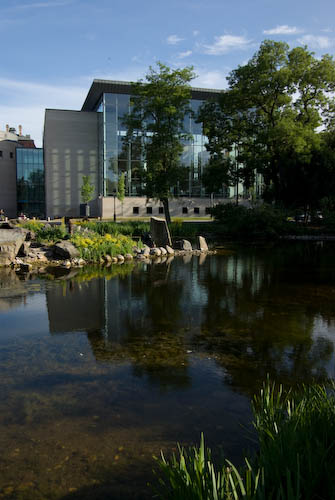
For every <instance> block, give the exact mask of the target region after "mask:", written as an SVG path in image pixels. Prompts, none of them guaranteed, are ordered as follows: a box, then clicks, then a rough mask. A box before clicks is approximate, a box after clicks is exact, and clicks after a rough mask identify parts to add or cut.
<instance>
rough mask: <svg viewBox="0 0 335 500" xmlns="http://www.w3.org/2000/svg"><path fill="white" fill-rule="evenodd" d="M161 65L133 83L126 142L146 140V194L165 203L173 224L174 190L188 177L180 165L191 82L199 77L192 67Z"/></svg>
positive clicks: (142, 175) (144, 147) (167, 215)
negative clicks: (172, 192) (176, 67)
mask: <svg viewBox="0 0 335 500" xmlns="http://www.w3.org/2000/svg"><path fill="white" fill-rule="evenodd" d="M157 65H158V69H157V70H155V69H154V68H152V67H151V66H150V68H149V72H148V74H147V75H146V81H145V82H143V81H142V80H140V81H139V82H137V83H134V84H133V87H132V94H133V98H132V109H131V113H130V114H129V116H128V118H127V119H126V125H127V129H128V133H127V138H126V141H127V142H128V143H129V142H131V141H133V140H135V141H136V138H138V137H141V138H144V139H145V140H144V141H143V142H142V144H143V153H144V157H145V161H146V169H145V170H143V172H141V177H142V180H143V182H144V184H145V194H146V195H147V196H148V197H149V198H157V199H160V200H161V201H162V202H163V204H164V208H165V215H166V217H167V220H168V222H170V215H169V208H168V199H169V198H170V197H171V187H172V186H175V185H176V183H177V181H178V179H182V178H183V176H184V169H183V168H182V167H181V164H180V156H181V153H182V151H183V144H182V140H183V139H184V138H185V137H186V134H185V132H184V117H185V115H186V114H187V113H189V112H190V109H189V102H190V98H191V89H190V86H189V82H190V81H191V80H192V79H193V78H194V76H195V75H194V73H193V68H192V67H186V68H183V69H175V70H172V69H170V68H169V67H168V66H166V65H164V64H162V63H160V62H158V63H157Z"/></svg>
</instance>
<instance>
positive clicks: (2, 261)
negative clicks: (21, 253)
mask: <svg viewBox="0 0 335 500" xmlns="http://www.w3.org/2000/svg"><path fill="white" fill-rule="evenodd" d="M14 258H15V257H14ZM13 260H14V259H12V254H11V253H9V252H0V267H1V266H10V265H11V263H12V262H13Z"/></svg>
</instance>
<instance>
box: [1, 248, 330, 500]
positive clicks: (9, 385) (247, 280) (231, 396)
mask: <svg viewBox="0 0 335 500" xmlns="http://www.w3.org/2000/svg"><path fill="white" fill-rule="evenodd" d="M333 250H334V246H333V245H331V244H325V245H323V246H321V245H318V244H315V243H313V244H300V243H299V244H296V243H295V244H286V245H275V246H269V247H242V248H241V247H240V248H238V249H234V248H232V249H230V250H227V249H225V250H224V251H223V252H222V254H221V255H217V256H207V257H206V256H201V257H200V258H198V257H192V258H190V259H187V260H186V261H185V262H184V261H183V260H182V259H180V258H178V259H174V261H168V262H167V261H165V260H164V259H163V261H156V262H155V263H151V264H148V263H142V264H139V265H137V264H136V265H135V264H133V263H132V264H129V265H128V264H127V265H123V266H111V267H110V268H107V269H106V268H97V267H92V268H84V269H81V270H77V271H75V272H74V271H65V270H62V271H61V272H60V271H57V274H52V273H51V272H48V273H47V275H46V276H44V279H43V280H41V278H40V277H37V276H32V275H30V277H27V276H26V278H27V279H26V281H24V280H23V277H19V276H17V275H16V274H15V273H13V272H10V271H1V273H0V283H1V284H0V321H1V335H0V367H1V368H0V375H1V377H0V431H1V432H0V446H1V449H2V450H3V453H2V456H1V458H0V466H1V470H2V476H3V477H2V479H1V481H0V488H2V489H0V495H2V496H3V497H4V498H15V499H18V500H28V499H31V498H34V500H39V499H45V498H50V499H53V498H54V499H63V500H65V499H69V500H70V499H76V498H83V499H85V498H90V499H95V498H96V499H105V498H115V499H118V498H123V499H127V498H133V499H136V498H138V499H141V498H150V496H151V494H150V492H149V491H150V490H148V488H147V486H146V483H147V481H148V480H149V481H150V480H151V479H152V468H153V465H154V462H153V460H152V455H156V456H158V455H159V452H160V450H161V449H163V450H164V452H166V453H171V451H173V449H174V448H175V443H176V442H177V441H179V442H181V443H182V444H185V445H187V444H191V443H194V442H197V441H198V440H199V436H200V432H201V431H204V433H205V436H206V441H207V443H208V445H210V446H214V447H215V449H217V446H218V445H222V446H223V449H224V451H225V454H226V456H227V457H228V458H230V459H232V460H233V461H238V460H240V459H241V450H242V449H243V448H247V447H249V448H251V449H252V448H253V447H254V446H255V445H254V444H253V443H252V442H251V441H250V438H251V437H252V436H253V433H252V428H251V411H250V404H249V400H250V397H251V396H252V395H253V394H254V393H255V392H257V391H258V390H259V387H260V385H261V383H262V381H263V380H264V379H265V377H266V375H267V373H269V374H270V376H271V377H272V378H273V379H275V380H276V381H278V382H283V383H284V384H296V383H301V382H304V383H309V382H312V381H315V380H317V381H325V380H327V379H328V378H332V377H334V375H335V371H334V370H335V365H334V339H335V312H334V307H333V304H334V297H335V285H334V283H335V280H334V278H335V265H334V264H333ZM136 495H137V496H136Z"/></svg>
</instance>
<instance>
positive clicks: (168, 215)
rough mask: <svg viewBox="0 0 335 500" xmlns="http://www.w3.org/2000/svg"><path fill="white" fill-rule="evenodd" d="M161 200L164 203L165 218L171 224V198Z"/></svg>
mask: <svg viewBox="0 0 335 500" xmlns="http://www.w3.org/2000/svg"><path fill="white" fill-rule="evenodd" d="M161 202H162V203H163V207H164V214H165V220H166V222H167V224H171V217H170V209H169V199H168V198H162V199H161Z"/></svg>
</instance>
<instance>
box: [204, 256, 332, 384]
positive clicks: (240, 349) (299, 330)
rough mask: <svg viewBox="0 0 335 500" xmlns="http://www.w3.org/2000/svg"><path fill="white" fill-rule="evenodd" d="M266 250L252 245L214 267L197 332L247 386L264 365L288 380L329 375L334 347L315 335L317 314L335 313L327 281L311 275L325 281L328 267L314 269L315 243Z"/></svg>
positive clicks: (234, 379) (262, 372)
mask: <svg viewBox="0 0 335 500" xmlns="http://www.w3.org/2000/svg"><path fill="white" fill-rule="evenodd" d="M294 250H295V252H294ZM301 250H303V251H302V252H301V253H300V251H301ZM266 253H267V255H266V256H265V258H264V254H263V255H262V257H261V259H258V258H257V253H256V254H255V255H252V252H251V255H250V249H248V255H247V256H243V255H242V256H241V255H240V254H239V255H238V256H236V255H235V256H234V257H230V258H228V259H227V263H226V267H225V272H224V274H223V275H222V274H221V276H220V273H216V272H214V273H212V272H211V271H209V273H208V276H207V289H208V303H207V305H206V307H205V308H204V320H203V322H202V329H201V334H200V335H198V336H197V338H196V339H195V342H196V343H197V344H198V345H202V346H203V348H204V349H205V350H206V351H209V352H211V353H213V354H215V357H216V359H217V361H218V363H219V364H220V365H223V366H224V368H225V369H226V370H227V371H228V374H229V375H228V380H229V381H230V383H232V384H233V385H236V386H237V387H239V388H242V387H243V388H248V390H249V391H250V393H252V392H254V391H255V389H257V386H258V384H259V383H260V381H262V380H264V379H265V378H266V375H267V373H269V374H270V376H271V377H273V378H274V379H276V380H281V381H283V382H289V383H294V382H295V381H300V382H308V381H310V380H312V379H313V380H315V379H318V380H322V379H325V378H327V371H326V366H325V365H326V363H327V362H329V360H330V359H331V356H332V353H333V343H332V342H331V341H330V340H328V339H326V338H321V337H319V338H317V339H316V340H314V339H313V333H314V329H315V319H316V317H317V316H320V315H321V316H323V317H325V318H328V320H329V319H330V318H331V317H332V318H334V314H333V312H331V311H332V309H331V301H329V299H328V301H327V300H325V298H326V297H325V296H323V294H322V289H321V290H320V287H318V288H316V286H314V285H311V286H308V284H307V283H306V282H309V283H313V280H314V279H315V278H316V276H315V275H317V281H316V282H318V283H320V282H321V283H324V282H325V281H326V283H327V282H328V279H329V276H328V274H327V273H324V272H323V270H321V273H320V274H318V273H317V269H318V266H319V264H318V263H316V262H315V258H317V256H318V253H319V251H318V248H316V252H313V251H311V250H309V252H307V253H306V251H305V250H304V249H301V247H298V253H297V247H295V248H294V247H291V248H290V247H288V253H287V254H285V252H283V251H282V249H280V248H278V249H276V248H273V249H271V251H269V252H266ZM300 258H301V259H303V261H302V262H299V259H300ZM297 259H298V260H297ZM325 263H326V260H325ZM306 270H309V272H310V273H311V274H312V275H313V280H312V281H309V280H307V278H306ZM221 271H222V269H221ZM292 272H293V273H294V275H295V276H294V280H292V274H291V273H292ZM228 278H230V279H228ZM313 291H314V294H315V297H314V295H311V294H313ZM314 299H316V300H314Z"/></svg>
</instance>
